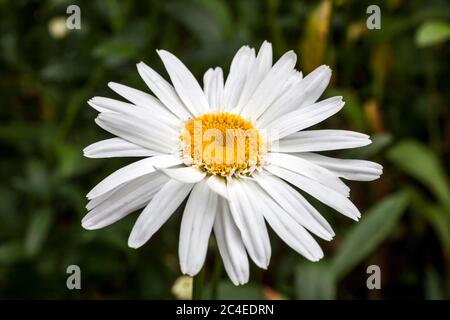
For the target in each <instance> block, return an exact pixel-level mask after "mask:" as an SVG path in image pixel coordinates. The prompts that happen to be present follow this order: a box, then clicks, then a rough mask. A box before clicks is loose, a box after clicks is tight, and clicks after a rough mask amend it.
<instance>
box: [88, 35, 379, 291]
mask: <svg viewBox="0 0 450 320" xmlns="http://www.w3.org/2000/svg"><path fill="white" fill-rule="evenodd" d="M158 54H159V56H160V57H161V59H162V62H163V64H164V66H165V68H166V70H167V72H168V74H169V77H170V80H171V83H169V82H168V81H166V80H165V79H164V78H163V77H162V76H160V75H159V74H158V73H156V72H155V71H154V70H153V69H152V68H150V67H149V66H147V65H145V64H144V63H143V62H141V63H139V64H138V65H137V69H138V72H139V74H140V75H141V77H142V79H143V80H144V81H145V83H146V84H147V86H148V87H149V88H150V90H151V91H152V92H153V94H154V95H151V94H149V93H145V92H142V91H139V90H136V89H133V88H130V87H127V86H124V85H121V84H118V83H109V87H110V88H111V89H112V90H114V91H115V92H116V93H118V94H119V95H121V96H122V97H123V98H124V99H125V100H127V102H124V101H118V100H114V99H110V98H105V97H94V98H92V99H91V100H89V102H88V103H89V105H91V106H92V107H93V108H94V109H96V110H97V111H98V112H99V115H98V117H97V118H96V120H95V121H96V123H97V124H98V125H99V126H100V127H101V128H103V129H104V130H106V131H108V132H110V133H112V134H113V135H115V137H114V138H111V139H107V140H103V141H99V142H96V143H94V144H92V145H90V146H88V147H87V148H85V150H84V154H85V156H87V157H90V158H110V157H142V158H143V159H141V160H138V161H136V162H133V163H131V164H130V165H127V166H125V167H123V168H121V169H119V170H117V171H116V172H114V173H112V174H111V175H109V176H108V177H106V178H105V179H104V180H103V181H101V182H100V183H99V184H98V185H97V186H95V187H94V188H93V189H92V190H91V191H90V192H89V193H88V195H87V197H88V199H89V202H88V204H87V209H88V210H89V212H88V214H87V215H86V216H85V217H84V218H83V220H82V225H83V227H84V228H86V229H99V228H103V227H105V226H108V225H110V224H112V223H114V222H116V221H118V220H119V219H121V218H123V217H125V216H126V215H128V214H130V213H131V212H134V211H136V210H138V209H141V208H143V210H142V212H141V213H140V215H139V217H138V219H137V221H136V223H135V225H134V227H133V230H132V231H131V234H130V237H129V240H128V244H129V246H130V247H132V248H138V247H140V246H142V245H143V244H145V243H146V242H147V241H148V240H149V239H150V238H151V237H152V236H153V235H154V233H155V232H157V231H158V230H159V228H160V227H161V226H162V225H163V224H164V223H165V222H166V221H167V220H168V219H169V218H170V216H171V215H172V214H173V213H174V212H175V210H176V209H177V208H178V207H179V206H180V205H181V204H182V203H183V201H184V200H185V199H186V198H188V199H187V202H186V206H185V208H184V212H183V216H182V221H181V230H180V237H179V261H180V266H181V271H182V272H183V273H184V274H188V275H191V276H193V275H195V274H197V273H198V272H199V271H200V270H201V268H202V266H203V264H204V261H205V257H206V253H207V248H208V241H209V237H210V235H211V233H212V232H214V236H215V239H216V242H217V245H218V248H219V251H220V255H221V257H222V260H223V263H224V266H225V269H226V271H227V273H228V276H229V277H230V279H231V281H232V282H233V283H234V284H236V285H238V284H244V283H246V282H247V281H248V279H249V261H248V256H249V257H250V258H251V260H253V262H254V263H255V264H256V265H257V266H259V267H260V268H264V269H266V268H267V266H268V265H269V261H270V256H271V246H270V241H269V235H268V230H267V225H269V226H270V227H271V228H272V229H273V230H274V231H275V233H276V234H277V235H278V236H279V237H280V238H281V239H282V240H283V241H284V242H286V243H287V244H288V245H289V246H290V247H291V248H293V249H294V250H296V251H297V252H299V253H300V254H302V255H303V256H304V257H306V258H307V259H309V260H311V261H318V260H319V259H321V258H322V257H323V252H322V250H321V248H320V246H319V245H318V244H317V242H316V240H315V239H314V238H313V236H312V235H311V234H314V235H315V236H317V237H319V238H322V239H325V240H331V239H332V238H333V236H334V232H333V230H332V228H331V226H330V225H329V224H328V223H327V221H326V220H325V219H324V218H323V217H322V216H321V215H320V213H319V212H318V211H317V210H316V209H315V208H314V207H313V206H312V205H311V204H310V203H309V202H308V201H307V200H306V199H305V198H304V197H303V195H302V194H301V193H299V192H298V191H297V189H296V188H298V189H300V190H301V191H303V192H305V193H307V194H309V195H311V196H313V197H315V198H316V199H318V200H319V201H321V202H322V203H324V204H326V205H328V206H330V207H331V208H333V209H335V210H336V211H338V212H340V213H341V214H343V215H345V216H348V217H350V218H351V219H354V220H358V218H359V217H360V213H359V211H358V209H357V208H356V207H355V205H354V204H353V203H352V202H351V201H350V200H349V192H350V190H349V188H348V187H347V186H346V185H345V184H344V182H343V181H342V179H347V180H358V181H370V180H375V179H377V178H378V177H379V176H380V175H381V173H382V167H381V166H380V165H379V164H376V163H374V162H370V161H365V160H347V159H336V158H331V157H328V156H324V155H319V154H317V153H316V152H321V151H328V150H339V149H347V148H356V147H361V146H365V145H368V144H370V143H371V141H370V139H369V137H368V136H367V135H365V134H361V133H356V132H352V131H345V130H306V129H307V128H308V127H311V126H313V125H315V124H317V123H320V122H321V121H323V120H325V119H327V118H329V117H330V116H332V115H334V114H335V113H337V112H338V111H339V110H341V108H342V107H343V106H344V102H343V101H342V97H332V98H328V99H325V100H321V101H317V100H318V99H319V97H320V96H321V95H322V93H323V92H324V90H325V88H326V87H327V85H328V83H329V80H330V77H331V70H330V68H329V67H327V66H320V67H318V68H317V69H316V70H314V71H313V72H311V73H310V74H308V75H307V76H306V77H303V75H302V73H301V72H298V71H297V70H296V69H295V65H296V54H295V53H294V52H293V51H289V52H287V53H285V54H284V55H283V56H282V57H281V58H280V59H279V60H278V61H276V62H275V63H274V64H273V63H272V46H271V44H270V43H268V42H264V43H263V44H262V46H261V48H260V49H259V51H258V53H257V54H256V52H255V50H254V49H253V48H250V47H248V46H244V47H242V48H241V49H240V50H239V51H238V52H237V53H236V55H235V56H234V58H233V60H232V62H231V67H230V70H229V73H228V76H227V77H226V79H225V78H224V75H223V71H222V69H221V68H214V69H209V70H208V71H206V73H205V75H204V77H203V88H202V87H201V86H200V85H199V83H198V82H197V80H196V79H195V78H194V76H193V75H192V73H191V72H190V71H189V70H188V69H187V68H186V66H185V65H184V64H183V63H182V62H181V61H180V60H179V59H178V58H176V57H175V56H174V55H173V54H171V53H169V52H167V51H164V50H159V51H158ZM294 187H296V188H294Z"/></svg>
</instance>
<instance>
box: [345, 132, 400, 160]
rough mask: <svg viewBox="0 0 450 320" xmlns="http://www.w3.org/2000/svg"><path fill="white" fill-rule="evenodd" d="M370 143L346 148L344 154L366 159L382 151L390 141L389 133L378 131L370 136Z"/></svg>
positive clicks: (349, 156)
mask: <svg viewBox="0 0 450 320" xmlns="http://www.w3.org/2000/svg"><path fill="white" fill-rule="evenodd" d="M371 139H372V143H371V144H369V145H367V146H364V147H361V148H356V149H351V150H348V151H347V152H346V153H345V154H346V157H348V158H357V159H367V158H370V157H373V156H375V155H377V154H378V153H380V152H381V151H383V150H384V149H385V148H386V147H387V146H389V145H390V144H391V142H392V135H391V134H389V133H378V134H376V135H374V136H372V137H371Z"/></svg>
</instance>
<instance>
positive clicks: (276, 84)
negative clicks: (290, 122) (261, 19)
mask: <svg viewBox="0 0 450 320" xmlns="http://www.w3.org/2000/svg"><path fill="white" fill-rule="evenodd" d="M296 61H297V55H296V54H295V53H294V52H293V51H289V52H287V53H285V54H284V55H283V56H282V57H281V58H280V59H279V60H278V61H277V63H275V65H274V66H273V67H272V69H270V71H269V72H268V73H267V75H266V77H265V78H264V79H263V80H262V81H261V83H260V84H259V85H258V87H257V88H256V90H255V92H254V93H253V95H252V97H251V99H250V101H249V102H248V103H247V104H246V105H245V106H244V107H243V109H242V112H241V114H242V115H243V116H251V117H252V118H253V119H256V118H258V117H259V116H260V115H261V114H262V113H263V112H264V111H265V110H266V109H267V108H268V107H269V106H270V104H271V103H272V102H273V101H274V100H275V99H276V98H277V97H278V96H279V95H280V93H281V92H282V89H283V88H284V85H285V83H286V81H287V80H288V78H289V77H288V76H286V75H289V72H290V71H291V70H292V69H293V68H294V66H295V63H296Z"/></svg>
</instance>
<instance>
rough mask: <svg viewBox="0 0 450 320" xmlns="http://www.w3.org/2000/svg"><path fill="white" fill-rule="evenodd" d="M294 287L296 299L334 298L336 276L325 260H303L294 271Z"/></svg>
mask: <svg viewBox="0 0 450 320" xmlns="http://www.w3.org/2000/svg"><path fill="white" fill-rule="evenodd" d="M295 289H296V296H297V299H302V300H312V299H314V300H316V299H321V300H331V299H335V298H336V277H335V274H334V272H333V270H332V269H331V268H330V265H329V264H327V263H325V262H322V261H321V262H319V263H312V262H303V263H301V264H300V265H299V266H298V267H297V270H296V272H295Z"/></svg>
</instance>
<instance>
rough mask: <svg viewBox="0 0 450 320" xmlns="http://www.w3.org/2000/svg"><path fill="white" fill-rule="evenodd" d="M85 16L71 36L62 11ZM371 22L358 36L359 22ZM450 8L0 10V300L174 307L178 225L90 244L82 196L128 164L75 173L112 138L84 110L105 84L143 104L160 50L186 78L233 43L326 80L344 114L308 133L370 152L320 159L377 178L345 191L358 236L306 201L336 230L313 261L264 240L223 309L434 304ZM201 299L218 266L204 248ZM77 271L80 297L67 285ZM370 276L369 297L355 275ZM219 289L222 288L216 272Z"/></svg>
mask: <svg viewBox="0 0 450 320" xmlns="http://www.w3.org/2000/svg"><path fill="white" fill-rule="evenodd" d="M70 4H77V5H78V6H79V7H80V8H81V30H67V29H66V28H65V19H66V18H67V16H68V15H67V14H66V8H67V7H68V6H69V5H70ZM370 4H378V5H379V6H380V8H381V30H368V29H367V27H366V19H367V18H368V16H369V15H368V14H366V8H367V7H368V5H370ZM449 21H450V7H449V2H448V1H445V0H442V1H441V0H428V1H414V0H410V1H406V0H389V1H349V0H340V1H328V0H323V1H281V0H267V1H258V0H246V1H221V0H193V1H181V0H178V1H177V0H168V1H126V0H125V1H113V0H111V1H72V0H71V1H57V0H53V1H37V0H36V1H24V0H16V1H7V0H1V1H0V29H1V30H2V32H1V34H0V70H1V71H0V88H1V91H0V117H1V120H2V121H1V125H0V155H1V158H0V172H1V180H0V297H1V298H52V299H53V298H63V299H81V298H83V299H116V298H124V299H128V298H138V299H154V298H162V299H172V298H176V296H175V295H174V294H173V292H172V286H173V284H174V282H175V281H176V279H177V278H178V277H179V276H180V270H179V267H178V258H177V246H178V244H177V241H178V232H179V223H180V218H181V217H180V214H175V215H174V216H173V217H172V218H171V219H170V220H169V222H168V223H167V224H166V225H165V226H164V227H163V228H162V229H161V230H160V231H159V232H158V233H157V234H156V235H155V236H154V237H153V238H152V240H151V241H150V242H149V243H148V244H147V245H145V246H144V247H142V248H141V249H139V250H137V251H136V250H133V249H129V248H128V247H127V238H128V235H129V232H130V230H131V228H132V225H133V223H134V221H135V219H136V218H137V213H135V214H131V215H130V216H128V217H127V218H125V219H124V220H122V221H120V222H118V223H116V224H114V225H112V226H110V227H107V228H106V229H103V230H99V231H86V230H84V229H82V228H81V225H80V220H81V218H82V217H83V216H84V214H85V213H86V209H85V205H86V199H85V194H86V193H87V192H88V191H89V190H90V189H91V188H92V187H93V186H94V185H95V184H96V183H98V182H99V181H100V180H101V179H102V178H103V177H105V176H107V175H108V174H110V173H111V172H113V171H114V170H116V169H118V168H119V167H120V166H122V165H124V164H128V163H130V162H131V161H132V159H108V160H102V159H87V158H83V156H82V149H83V148H84V147H85V146H87V145H89V144H91V143H93V142H95V141H97V140H100V139H103V138H106V137H109V135H108V134H106V133H105V132H103V131H102V130H101V129H100V128H98V127H97V126H96V125H95V123H94V118H95V116H96V113H95V112H94V111H93V110H92V109H91V108H89V107H88V105H87V104H86V101H87V100H88V99H89V98H91V97H93V96H96V95H103V96H110V97H116V98H117V96H116V95H115V94H113V92H111V91H110V90H108V88H107V83H108V82H109V81H116V82H121V83H124V84H126V85H129V86H132V87H136V88H139V89H142V90H148V89H147V88H146V87H145V84H144V82H143V81H142V80H141V79H140V78H139V76H138V73H137V71H136V68H135V64H136V63H137V62H139V61H144V62H146V63H147V64H149V65H150V66H152V68H154V69H156V70H157V71H159V72H161V73H162V74H163V75H164V76H165V77H167V75H166V73H165V71H164V69H163V65H162V63H161V61H160V60H159V58H158V56H157V54H156V52H155V49H159V48H164V49H167V50H169V51H171V52H173V53H175V54H176V55H177V56H178V57H180V58H181V60H182V61H184V62H185V63H186V65H187V66H188V67H189V68H190V69H191V70H192V71H193V73H194V74H195V76H196V77H197V79H201V78H202V75H203V73H204V72H205V71H206V70H207V68H209V67H211V66H222V67H223V68H224V70H228V66H229V64H230V61H231V59H232V56H233V54H234V53H235V51H236V50H237V49H238V48H239V47H240V46H242V45H244V44H249V45H252V46H255V47H259V46H260V44H261V43H262V41H263V40H265V39H267V40H269V41H271V42H272V43H273V47H274V53H275V57H276V58H278V57H279V56H280V55H281V54H282V53H283V52H284V51H286V50H289V49H293V50H295V51H296V53H297V54H298V56H299V62H298V64H297V67H298V68H299V69H300V70H303V72H304V74H306V73H308V72H310V71H311V70H313V69H314V68H315V67H317V66H319V65H320V64H328V65H330V66H331V68H332V69H333V76H332V82H331V84H330V86H329V88H328V89H327V91H326V92H325V95H324V96H325V97H327V96H331V95H337V94H339V95H342V96H344V99H345V101H346V106H345V107H344V109H343V111H342V112H341V113H339V114H338V115H336V116H334V117H332V118H331V119H329V120H327V121H326V122H325V123H322V124H321V125H320V126H319V127H321V128H324V127H328V128H340V129H351V130H356V131H360V132H364V133H367V134H370V135H371V136H372V137H373V144H372V145H370V146H368V147H364V148H360V149H357V150H349V151H342V152H337V153H332V154H333V155H337V156H340V157H344V158H364V159H370V160H373V161H377V162H379V163H381V164H383V166H384V168H385V169H384V174H383V176H382V178H381V179H380V180H378V181H375V182H369V183H360V182H358V183H349V184H350V186H351V188H352V196H351V199H352V200H353V201H354V202H355V203H356V205H357V206H358V207H359V208H360V209H361V211H362V213H363V218H362V219H361V221H360V222H359V223H355V222H353V221H350V220H349V219H347V218H345V217H343V216H341V215H339V214H338V213H336V212H333V210H331V209H329V208H327V207H325V206H323V205H321V204H319V203H317V202H314V204H315V205H316V206H317V207H318V208H319V209H320V211H321V212H322V213H323V214H324V216H325V217H326V218H327V219H328V220H329V221H330V223H331V224H332V226H333V227H334V229H335V231H336V234H337V236H336V238H335V239H334V241H332V242H330V243H327V242H325V241H320V244H321V246H322V247H323V248H324V251H325V258H324V259H323V260H322V261H321V262H319V263H310V262H308V261H306V260H305V259H304V258H302V257H301V256H299V255H297V254H296V253H295V252H293V251H292V250H291V249H289V248H288V247H287V246H286V245H284V244H282V243H281V241H280V240H279V239H278V238H277V237H276V236H275V235H274V234H271V242H272V245H273V256H272V262H271V265H270V267H269V270H267V271H263V270H259V269H257V268H255V267H254V266H252V271H251V281H250V283H249V284H248V285H246V286H242V287H234V286H233V285H231V283H230V282H229V281H228V280H227V277H226V275H225V274H224V273H222V274H221V275H220V276H221V279H222V280H221V282H220V284H219V288H218V297H219V298H249V299H255V298H265V299H315V298H318V299H322V298H324V299H332V298H339V299H396V298H414V299H445V298H449V297H450V296H449V292H450V273H449V258H450V209H449V208H450V191H449V183H448V171H449V170H448V169H449V165H448V164H449V151H450V128H449V125H450V121H449V120H450V119H449V117H450V112H449V106H448V102H449V101H450V100H449V85H448V83H449V78H448V77H449V76H448V75H449V74H450V70H449V66H450V64H449V41H448V38H449V37H450V26H449ZM210 247H211V248H210V251H209V253H208V257H207V264H206V279H207V284H208V283H210V279H211V276H212V274H213V273H214V272H213V270H216V271H217V270H218V269H215V267H214V266H213V265H214V261H215V244H214V240H211V243H210ZM72 264H76V265H79V266H80V268H81V271H82V282H81V285H82V289H81V290H72V291H71V290H68V289H67V288H66V279H67V276H68V274H66V268H67V266H68V265H72ZM372 264H376V265H378V266H380V268H381V286H382V289H381V290H368V289H367V287H366V280H367V277H368V276H369V275H368V274H367V272H366V269H367V267H368V266H369V265H372ZM219 274H220V273H219Z"/></svg>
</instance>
